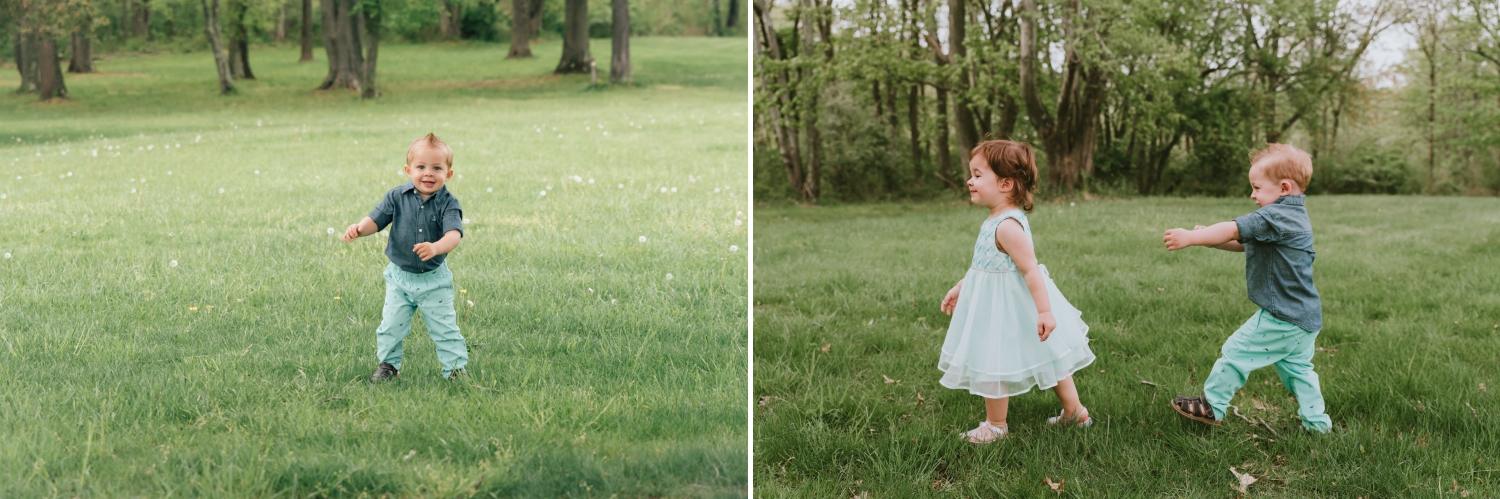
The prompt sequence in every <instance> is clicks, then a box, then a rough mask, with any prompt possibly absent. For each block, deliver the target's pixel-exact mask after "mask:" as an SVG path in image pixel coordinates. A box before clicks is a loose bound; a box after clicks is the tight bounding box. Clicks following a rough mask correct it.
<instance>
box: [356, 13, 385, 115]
mask: <svg viewBox="0 0 1500 499" xmlns="http://www.w3.org/2000/svg"><path fill="white" fill-rule="evenodd" d="M359 21H360V22H359V24H360V31H361V32H364V33H365V38H367V39H368V40H369V42H368V43H369V46H368V47H367V48H366V49H365V68H364V69H365V70H364V76H365V81H364V83H365V88H364V92H362V93H361V94H360V97H362V98H365V99H374V98H376V97H380V89H379V88H377V87H376V86H375V58H376V56H378V55H379V54H380V16H379V15H375V16H371V15H370V9H368V8H367V9H361V10H360V19H359Z"/></svg>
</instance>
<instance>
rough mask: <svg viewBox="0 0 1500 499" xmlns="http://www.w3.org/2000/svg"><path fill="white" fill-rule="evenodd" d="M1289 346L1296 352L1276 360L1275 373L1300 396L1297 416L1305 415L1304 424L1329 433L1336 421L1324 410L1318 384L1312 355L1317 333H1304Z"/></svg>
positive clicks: (1311, 428)
mask: <svg viewBox="0 0 1500 499" xmlns="http://www.w3.org/2000/svg"><path fill="white" fill-rule="evenodd" d="M1304 334H1305V335H1306V336H1305V337H1303V338H1297V339H1296V340H1295V341H1294V345H1293V346H1292V347H1291V348H1290V350H1291V351H1292V352H1293V353H1292V354H1291V355H1288V356H1287V357H1286V358H1285V359H1282V360H1281V361H1280V362H1277V363H1276V374H1278V375H1280V376H1281V384H1283V385H1286V388H1287V389H1288V390H1291V391H1292V394H1293V395H1296V396H1297V405H1298V406H1299V407H1298V408H1297V415H1298V416H1300V417H1301V418H1302V427H1303V428H1307V429H1309V430H1312V431H1316V432H1318V433H1328V430H1330V429H1332V428H1333V420H1332V419H1330V418H1329V417H1328V415H1327V414H1324V413H1323V405H1324V404H1323V391H1322V389H1321V388H1320V385H1318V373H1315V372H1313V365H1312V358H1313V351H1314V350H1316V348H1315V347H1314V345H1313V342H1314V340H1315V339H1317V337H1318V333H1304Z"/></svg>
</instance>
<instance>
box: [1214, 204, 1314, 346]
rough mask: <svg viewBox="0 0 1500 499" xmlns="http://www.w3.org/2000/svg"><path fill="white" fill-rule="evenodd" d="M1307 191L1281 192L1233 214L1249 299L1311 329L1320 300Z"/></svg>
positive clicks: (1278, 316) (1287, 319)
mask: <svg viewBox="0 0 1500 499" xmlns="http://www.w3.org/2000/svg"><path fill="white" fill-rule="evenodd" d="M1306 199H1307V196H1304V195H1301V194H1294V195H1291V196H1282V197H1281V198H1280V199H1277V200H1276V202H1274V203H1271V204H1268V205H1266V206H1264V207H1262V208H1261V209H1259V210H1255V211H1254V212H1253V213H1250V214H1248V215H1244V216H1242V217H1239V218H1236V219H1234V223H1235V225H1238V226H1239V230H1240V243H1241V244H1244V245H1245V288H1246V289H1247V290H1248V291H1249V293H1250V301H1252V302H1255V304H1256V305H1260V308H1261V309H1263V310H1265V311H1267V312H1270V313H1271V316H1273V317H1275V318H1277V319H1281V320H1284V321H1287V322H1290V323H1292V324H1295V325H1296V326H1297V327H1300V328H1302V329H1305V330H1307V331H1310V332H1317V331H1320V330H1322V329H1323V305H1322V302H1321V301H1320V300H1319V299H1318V288H1316V287H1314V286H1313V278H1312V272H1313V257H1314V256H1316V255H1317V253H1316V252H1314V251H1313V234H1312V221H1311V220H1308V218H1307V206H1306V205H1305V204H1304V202H1305V201H1306Z"/></svg>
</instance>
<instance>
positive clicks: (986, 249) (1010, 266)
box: [969, 210, 1031, 272]
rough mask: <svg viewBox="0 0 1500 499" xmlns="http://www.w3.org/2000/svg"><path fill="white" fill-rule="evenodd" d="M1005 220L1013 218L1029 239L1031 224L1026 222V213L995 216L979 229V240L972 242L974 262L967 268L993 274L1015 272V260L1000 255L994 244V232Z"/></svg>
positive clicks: (1003, 213)
mask: <svg viewBox="0 0 1500 499" xmlns="http://www.w3.org/2000/svg"><path fill="white" fill-rule="evenodd" d="M1007 218H1014V219H1016V221H1017V222H1020V223H1021V228H1022V229H1023V230H1025V231H1026V238H1027V239H1030V238H1031V223H1030V222H1028V221H1027V220H1026V212H1023V211H1021V210H1007V211H1004V212H1001V213H1000V214H999V215H995V217H994V218H991V219H989V220H985V221H984V225H981V226H980V227H979V239H978V240H976V241H974V260H973V262H972V263H970V264H969V266H971V267H974V268H976V269H980V270H988V271H993V272H1010V271H1013V270H1016V262H1015V260H1011V258H1010V255H1007V254H1005V253H1001V252H1000V249H999V248H998V247H996V244H995V230H996V229H997V228H999V227H1000V222H1002V221H1004V220H1005V219H1007Z"/></svg>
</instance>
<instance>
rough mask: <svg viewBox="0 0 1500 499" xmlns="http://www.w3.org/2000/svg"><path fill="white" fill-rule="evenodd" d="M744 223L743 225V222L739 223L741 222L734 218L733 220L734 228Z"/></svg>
mask: <svg viewBox="0 0 1500 499" xmlns="http://www.w3.org/2000/svg"><path fill="white" fill-rule="evenodd" d="M744 223H745V222H743V221H741V220H740V219H738V218H736V219H734V226H735V227H739V226H740V225H743V224H744Z"/></svg>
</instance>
